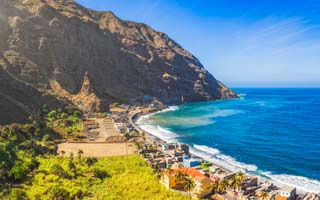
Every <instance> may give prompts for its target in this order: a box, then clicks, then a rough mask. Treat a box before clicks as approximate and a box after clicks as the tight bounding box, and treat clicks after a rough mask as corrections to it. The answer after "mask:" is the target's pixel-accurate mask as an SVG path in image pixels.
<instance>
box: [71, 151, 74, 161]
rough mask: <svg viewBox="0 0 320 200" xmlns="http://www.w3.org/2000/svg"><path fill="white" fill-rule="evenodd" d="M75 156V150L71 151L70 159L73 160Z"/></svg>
mask: <svg viewBox="0 0 320 200" xmlns="http://www.w3.org/2000/svg"><path fill="white" fill-rule="evenodd" d="M73 156H74V154H73V152H70V159H71V160H73Z"/></svg>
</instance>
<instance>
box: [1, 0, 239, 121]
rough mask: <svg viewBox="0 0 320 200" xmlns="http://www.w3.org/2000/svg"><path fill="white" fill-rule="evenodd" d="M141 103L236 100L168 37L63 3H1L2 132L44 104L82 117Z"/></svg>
mask: <svg viewBox="0 0 320 200" xmlns="http://www.w3.org/2000/svg"><path fill="white" fill-rule="evenodd" d="M143 95H150V96H155V97H157V98H159V99H160V100H162V101H163V102H165V103H180V102H181V99H184V100H185V101H187V102H191V101H203V100H215V99H221V98H234V97H236V94H235V93H233V92H232V91H231V90H229V89H228V88H227V87H225V86H224V85H223V84H222V83H221V82H219V81H217V80H216V79H215V78H214V77H213V76H212V75H211V74H210V73H209V72H208V71H206V70H205V68H204V67H203V66H202V64H201V63H200V62H199V60H198V59H197V58H196V57H194V56H193V55H192V54H191V53H189V52H188V51H186V50H185V49H183V48H182V47H181V46H180V45H178V44H177V43H176V42H174V41H173V40H171V39H170V38H169V37H168V36H167V35H166V34H164V33H161V32H158V31H155V30H153V29H152V28H150V27H149V26H147V25H145V24H141V23H135V22H130V21H124V20H121V19H119V18H118V17H116V16H115V15H114V14H113V13H112V12H97V11H94V10H91V9H87V8H84V7H82V6H80V5H78V4H77V3H74V2H72V1H69V0H0V109H1V113H0V124H1V123H7V122H12V121H25V120H27V118H28V116H30V115H37V114H38V110H39V109H40V107H41V106H42V105H43V104H48V105H49V106H53V107H59V106H61V105H64V104H74V105H76V106H78V107H79V108H81V109H82V110H84V111H96V110H104V109H107V107H108V104H109V103H111V102H115V101H127V100H128V99H130V98H135V97H139V96H143Z"/></svg>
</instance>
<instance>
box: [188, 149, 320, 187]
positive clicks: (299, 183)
mask: <svg viewBox="0 0 320 200" xmlns="http://www.w3.org/2000/svg"><path fill="white" fill-rule="evenodd" d="M191 152H192V153H193V154H194V155H197V156H199V157H202V158H204V159H206V160H209V161H211V162H213V163H214V164H217V165H219V166H221V167H224V168H226V169H228V170H231V171H234V172H237V171H244V172H246V173H248V174H251V175H257V176H261V178H263V179H266V180H269V181H272V182H273V183H274V184H275V185H277V186H284V185H290V186H293V187H296V188H297V190H298V192H314V193H319V192H320V181H319V180H313V179H309V178H306V177H302V176H294V175H287V174H272V173H271V172H264V171H260V170H258V167H257V166H255V165H250V164H245V163H241V162H238V161H237V160H236V159H234V158H232V157H231V156H227V155H224V154H222V153H221V152H220V151H219V150H218V149H214V148H211V147H208V146H205V145H193V148H191Z"/></svg>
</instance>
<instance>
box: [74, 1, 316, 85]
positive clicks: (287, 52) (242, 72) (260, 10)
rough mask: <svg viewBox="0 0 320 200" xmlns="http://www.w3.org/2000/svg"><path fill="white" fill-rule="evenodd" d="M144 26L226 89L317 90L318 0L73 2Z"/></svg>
mask: <svg viewBox="0 0 320 200" xmlns="http://www.w3.org/2000/svg"><path fill="white" fill-rule="evenodd" d="M76 1H77V2H78V3H80V4H81V5H83V6H85V7H89V8H92V9H95V10H100V11H107V10H108V11H109V10H111V11H112V12H114V13H115V14H116V15H117V16H118V17H120V18H122V19H125V20H131V21H136V22H143V23H145V24H148V25H149V26H151V27H152V28H154V29H156V30H157V31H161V32H164V33H166V34H167V35H169V37H171V38H172V39H173V40H175V41H176V42H178V43H179V44H180V45H181V46H183V47H184V48H185V49H187V50H188V51H189V52H191V53H192V54H194V55H195V56H196V57H197V58H199V60H200V61H201V63H202V64H203V65H204V66H205V68H206V69H207V70H208V71H209V72H211V73H212V74H213V75H214V76H215V77H216V78H217V79H219V80H221V81H222V82H224V83H225V84H226V85H228V86H231V87H320V14H319V11H320V0H303V1H301V0H281V1H279V0H269V1H266V0H250V1H248V0H201V1H200V0H76Z"/></svg>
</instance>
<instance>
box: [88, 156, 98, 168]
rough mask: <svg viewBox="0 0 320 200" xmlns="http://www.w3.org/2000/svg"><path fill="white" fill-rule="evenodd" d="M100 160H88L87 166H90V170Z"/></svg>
mask: <svg viewBox="0 0 320 200" xmlns="http://www.w3.org/2000/svg"><path fill="white" fill-rule="evenodd" d="M97 161H98V160H97V159H96V158H92V157H91V158H87V160H86V164H87V165H88V167H89V168H90V167H91V166H92V165H94V164H95V163H96V162H97Z"/></svg>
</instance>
